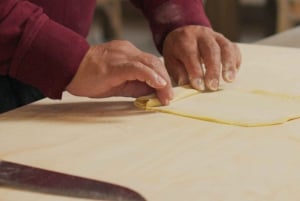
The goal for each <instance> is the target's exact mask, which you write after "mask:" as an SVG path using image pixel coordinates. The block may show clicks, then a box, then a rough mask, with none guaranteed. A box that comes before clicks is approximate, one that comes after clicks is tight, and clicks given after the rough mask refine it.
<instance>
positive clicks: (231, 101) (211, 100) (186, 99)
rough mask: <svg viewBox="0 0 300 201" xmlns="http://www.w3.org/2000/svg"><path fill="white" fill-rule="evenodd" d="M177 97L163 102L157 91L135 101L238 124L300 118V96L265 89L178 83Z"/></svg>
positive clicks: (146, 106) (150, 107) (149, 107)
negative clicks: (212, 88)
mask: <svg viewBox="0 0 300 201" xmlns="http://www.w3.org/2000/svg"><path fill="white" fill-rule="evenodd" d="M174 93H175V98H174V99H173V100H172V101H171V103H170V105H168V106H161V104H160V102H159V101H158V99H157V98H156V97H155V96H154V95H149V96H143V97H140V98H137V99H136V101H135V105H136V106H137V107H139V108H143V109H146V110H151V111H159V112H165V113H170V114H174V115H180V116H184V117H189V118H194V119H199V120H205V121H211V122H217V123H223V124H232V125H237V126H268V125H274V124H281V123H284V122H286V121H289V120H292V119H296V118H300V99H299V97H291V96H285V95H279V94H272V93H268V92H263V91H242V90H230V89H227V90H220V91H218V92H203V93H201V92H199V91H197V90H194V89H191V88H189V87H186V86H185V87H175V88H174Z"/></svg>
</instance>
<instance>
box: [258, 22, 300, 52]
mask: <svg viewBox="0 0 300 201" xmlns="http://www.w3.org/2000/svg"><path fill="white" fill-rule="evenodd" d="M256 44H260V45H270V46H283V47H294V48H300V26H297V27H295V28H292V29H289V30H286V31H283V32H280V33H277V34H275V35H272V36H269V37H267V38H264V39H262V40H259V41H257V42H256Z"/></svg>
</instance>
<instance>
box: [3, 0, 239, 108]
mask: <svg viewBox="0 0 300 201" xmlns="http://www.w3.org/2000/svg"><path fill="white" fill-rule="evenodd" d="M131 2H132V3H133V4H134V5H135V6H136V7H137V8H139V9H140V10H141V11H142V13H143V14H144V16H145V17H146V19H147V20H148V22H149V25H150V28H151V31H152V33H153V39H154V42H155V45H156V46H157V49H158V50H159V52H160V53H161V54H162V55H163V57H164V59H165V64H163V63H162V62H161V61H160V59H159V58H157V57H156V56H154V55H151V54H149V53H146V52H142V51H141V50H139V49H137V48H136V47H135V46H134V45H133V44H132V43H130V42H129V41H122V40H115V41H110V42H106V43H103V44H98V45H94V46H89V44H88V43H87V41H86V39H85V37H86V36H87V33H88V31H89V27H90V24H91V21H92V17H93V11H94V8H95V0H84V1H83V0H72V1H71V0H52V1H47V0H1V2H0V101H1V105H0V112H4V111H8V110H10V109H13V108H16V107H19V106H21V105H24V104H27V103H30V102H32V101H35V100H38V99H40V98H43V97H45V96H46V97H49V98H52V99H61V98H62V93H63V92H64V91H68V92H69V93H71V94H73V95H76V96H86V97H92V98H101V97H109V96H129V97H138V96H141V95H145V94H148V93H151V92H155V93H156V94H157V96H158V98H159V99H160V101H161V102H162V103H163V104H164V105H166V104H169V101H170V100H171V99H172V97H173V92H172V88H171V78H172V81H173V82H175V83H177V84H179V85H184V84H190V85H191V86H192V87H194V88H195V89H198V90H213V91H214V90H217V89H218V87H219V82H220V79H221V78H220V77H222V79H224V80H225V81H226V82H232V81H233V80H234V79H235V77H236V74H237V72H238V69H239V66H240V62H241V55H240V51H239V49H238V47H237V46H236V45H235V44H234V43H232V42H231V41H229V40H228V39H227V38H225V37H224V36H222V35H221V34H220V33H217V32H215V31H214V30H213V29H212V28H211V25H210V23H209V20H208V19H207V17H206V15H205V12H204V9H203V5H202V0H131ZM203 67H205V68H203ZM221 74H222V76H220V75H221Z"/></svg>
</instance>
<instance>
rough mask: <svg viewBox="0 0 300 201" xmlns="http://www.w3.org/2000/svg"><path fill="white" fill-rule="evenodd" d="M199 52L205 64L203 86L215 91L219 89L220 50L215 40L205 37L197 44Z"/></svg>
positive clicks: (208, 36) (209, 36)
mask: <svg viewBox="0 0 300 201" xmlns="http://www.w3.org/2000/svg"><path fill="white" fill-rule="evenodd" d="M198 45H199V51H200V53H201V56H202V59H203V62H204V64H205V68H206V72H205V78H204V79H205V84H206V86H207V88H208V89H209V90H212V91H215V90H217V89H218V88H219V80H220V73H221V50H220V47H219V45H218V43H217V42H216V40H215V39H214V38H213V37H212V36H211V35H207V36H206V37H203V40H202V41H201V43H200V42H199V44H198Z"/></svg>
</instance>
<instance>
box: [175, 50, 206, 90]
mask: <svg viewBox="0 0 300 201" xmlns="http://www.w3.org/2000/svg"><path fill="white" fill-rule="evenodd" d="M199 54H200V52H199V51H198V48H197V47H195V48H193V49H189V50H187V55H185V56H184V57H182V58H181V62H182V63H183V64H184V66H185V69H186V71H187V74H188V78H189V82H190V84H191V86H192V87H193V88H195V89H197V90H199V91H203V90H205V84H204V72H203V69H202V64H201V61H200V56H199Z"/></svg>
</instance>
